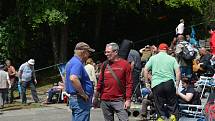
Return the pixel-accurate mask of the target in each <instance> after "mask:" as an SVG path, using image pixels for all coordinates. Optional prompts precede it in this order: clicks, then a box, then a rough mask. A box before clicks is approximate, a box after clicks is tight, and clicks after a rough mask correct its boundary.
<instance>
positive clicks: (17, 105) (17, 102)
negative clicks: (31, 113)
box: [3, 84, 53, 111]
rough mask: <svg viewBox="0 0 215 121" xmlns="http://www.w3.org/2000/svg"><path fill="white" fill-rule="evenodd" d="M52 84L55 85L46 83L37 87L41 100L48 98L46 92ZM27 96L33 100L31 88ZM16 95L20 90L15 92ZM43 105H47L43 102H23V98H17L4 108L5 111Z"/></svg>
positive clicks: (16, 95) (15, 95) (41, 106)
mask: <svg viewBox="0 0 215 121" xmlns="http://www.w3.org/2000/svg"><path fill="white" fill-rule="evenodd" d="M52 86H53V84H46V85H43V86H40V87H38V88H36V89H37V94H38V97H39V99H40V101H42V102H43V101H44V100H46V92H47V90H48V89H49V88H51V87H52ZM26 96H27V99H28V101H29V100H32V96H31V91H30V89H27V92H26ZM14 97H18V91H15V92H14ZM30 102H31V101H30ZM43 107H45V106H44V105H42V104H41V103H27V104H22V103H21V99H18V100H16V99H15V100H14V102H13V103H12V104H5V105H4V108H3V111H9V110H20V109H30V108H43Z"/></svg>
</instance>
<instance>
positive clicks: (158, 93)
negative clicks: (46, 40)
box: [0, 19, 215, 121]
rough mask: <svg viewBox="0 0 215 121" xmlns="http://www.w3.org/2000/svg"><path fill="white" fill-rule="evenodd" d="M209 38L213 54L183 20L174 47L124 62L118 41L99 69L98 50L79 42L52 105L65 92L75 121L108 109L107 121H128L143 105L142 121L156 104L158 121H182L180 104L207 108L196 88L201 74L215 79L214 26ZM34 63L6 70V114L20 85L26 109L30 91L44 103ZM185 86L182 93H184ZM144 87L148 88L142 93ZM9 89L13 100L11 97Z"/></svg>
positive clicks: (147, 50) (1, 77)
mask: <svg viewBox="0 0 215 121" xmlns="http://www.w3.org/2000/svg"><path fill="white" fill-rule="evenodd" d="M209 33H210V34H211V38H210V51H208V50H207V49H206V48H205V47H199V45H198V43H197V41H196V40H195V38H194V37H193V36H191V35H189V34H187V35H186V36H184V35H185V33H184V20H183V19H181V20H180V24H179V25H178V26H177V28H176V37H174V39H173V41H172V42H171V45H170V46H168V45H167V44H166V43H161V44H159V46H156V45H151V46H150V45H146V46H145V47H144V48H142V49H140V50H139V52H138V51H137V50H135V49H134V47H133V46H132V48H131V49H130V50H129V53H128V58H127V59H123V58H122V57H120V55H119V50H120V47H119V45H118V44H117V43H114V42H112V43H108V44H106V47H105V51H104V54H105V56H106V57H107V60H106V61H104V62H103V63H101V62H98V63H96V64H95V63H94V61H93V59H92V58H89V57H90V54H91V53H93V52H95V50H94V49H92V48H91V47H90V46H89V45H88V44H87V43H85V42H79V43H77V44H76V46H75V49H74V56H73V57H72V58H71V59H70V60H69V61H68V62H67V64H66V67H65V77H63V78H62V82H59V85H58V86H54V87H53V88H51V89H49V90H48V97H47V100H46V103H47V104H48V103H52V97H53V95H54V94H55V93H58V92H59V91H62V90H65V92H66V93H68V94H69V107H70V109H71V110H72V120H73V121H89V120H90V110H91V108H92V106H93V107H94V108H98V107H100V108H101V109H102V112H103V116H104V120H105V121H113V120H114V114H116V115H117V117H118V118H119V120H121V121H128V113H127V110H129V108H130V106H131V102H139V103H141V102H142V112H141V113H142V115H141V116H142V117H141V119H142V120H146V115H147V114H146V110H147V106H148V105H151V104H152V102H153V104H154V108H155V112H156V114H157V115H158V118H157V120H158V121H164V120H167V119H169V120H171V121H177V120H178V119H179V115H178V113H179V105H178V103H187V104H201V101H200V98H199V96H198V93H197V92H196V91H195V89H194V87H193V83H194V82H195V81H197V80H198V78H199V77H200V76H201V75H205V74H207V76H213V75H214V65H213V62H214V60H215V57H214V55H215V27H214V26H211V27H210V28H209ZM139 53H141V54H142V56H141V55H140V54H139ZM34 64H35V60H34V59H30V60H28V61H27V62H25V63H23V64H22V65H21V66H20V68H19V71H18V72H16V71H15V68H14V67H13V66H12V65H11V62H10V60H7V61H6V66H4V65H0V106H1V107H0V108H1V109H2V108H3V106H4V103H5V102H6V101H7V100H6V99H8V101H9V103H12V102H13V98H14V96H13V91H14V90H15V89H16V88H15V85H16V83H19V84H20V87H21V90H20V96H21V99H22V103H23V104H26V102H27V98H26V88H27V86H30V88H31V93H32V97H33V99H34V101H35V102H36V103H38V102H39V98H38V96H37V91H36V88H35V85H36V84H37V80H36V76H35V70H34ZM7 72H8V73H7ZM16 75H17V77H18V80H19V81H17V80H16ZM141 77H142V78H141ZM180 83H181V85H182V88H183V90H182V91H179V88H180ZM141 84H143V85H144V89H140V86H139V85H141ZM8 90H9V98H8V97H7V96H6V95H8V94H7V93H8ZM142 90H144V91H147V93H148V94H147V96H146V95H145V94H144V95H143V92H144V91H143V92H142ZM152 100H153V101H152Z"/></svg>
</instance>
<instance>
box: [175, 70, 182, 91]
mask: <svg viewBox="0 0 215 121" xmlns="http://www.w3.org/2000/svg"><path fill="white" fill-rule="evenodd" d="M175 74H176V80H175V81H176V87H179V82H180V79H181V72H180V68H179V67H178V68H176V69H175Z"/></svg>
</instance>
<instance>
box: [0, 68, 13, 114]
mask: <svg viewBox="0 0 215 121" xmlns="http://www.w3.org/2000/svg"><path fill="white" fill-rule="evenodd" d="M10 87H11V84H10V80H9V75H8V73H7V72H5V71H4V65H0V114H2V113H3V107H4V103H5V99H6V97H7V96H6V95H7V92H8V88H9V89H10Z"/></svg>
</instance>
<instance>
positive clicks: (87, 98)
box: [80, 93, 89, 102]
mask: <svg viewBox="0 0 215 121" xmlns="http://www.w3.org/2000/svg"><path fill="white" fill-rule="evenodd" d="M80 96H81V97H82V98H83V99H84V101H85V102H87V101H88V100H89V97H88V95H86V94H85V93H84V94H81V95H80Z"/></svg>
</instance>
